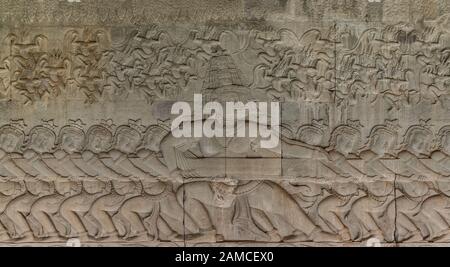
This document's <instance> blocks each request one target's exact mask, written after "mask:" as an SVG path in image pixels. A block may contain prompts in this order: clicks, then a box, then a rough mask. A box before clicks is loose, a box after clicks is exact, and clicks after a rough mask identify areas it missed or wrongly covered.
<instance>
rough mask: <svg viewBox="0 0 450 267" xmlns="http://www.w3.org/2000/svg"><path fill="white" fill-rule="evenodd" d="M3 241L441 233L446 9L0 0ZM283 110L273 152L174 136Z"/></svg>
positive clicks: (336, 241) (419, 236)
mask: <svg viewBox="0 0 450 267" xmlns="http://www.w3.org/2000/svg"><path fill="white" fill-rule="evenodd" d="M0 23H1V25H2V26H1V27H0V41H1V44H2V45H1V46H0V112H1V114H2V116H0V246H33V245H38V246H40V245H49V246H61V245H63V246H64V245H66V242H67V241H68V240H72V241H73V240H78V241H80V242H81V244H83V245H86V246H111V245H121V246H129V245H132V246H185V245H186V246H250V245H252V246H255V245H256V246H322V245H323V246H365V245H373V244H374V242H375V243H376V244H382V245H384V246H404V245H408V244H409V245H414V246H429V245H436V246H439V245H443V244H447V243H449V242H450V213H449V212H448V207H449V206H450V1H448V0H426V1H425V0H421V1H406V0H401V1H400V0H381V1H367V0H315V1H308V0H270V1H269V0H258V1H256V0H226V1H224V0H81V2H72V1H66V0H0ZM194 94H202V95H203V96H204V97H205V99H206V100H211V101H212V100H215V101H219V102H225V101H243V102H246V101H259V102H279V103H280V105H281V128H282V130H281V136H280V139H281V140H280V141H281V142H280V145H279V147H277V148H275V149H264V148H260V147H258V146H255V140H254V139H251V138H242V137H237V138H198V137H195V138H194V137H193V138H175V137H174V136H173V135H172V133H171V131H170V124H171V122H172V120H173V119H174V117H173V115H171V114H170V110H171V106H172V104H173V103H174V102H176V101H186V102H192V101H193V100H194Z"/></svg>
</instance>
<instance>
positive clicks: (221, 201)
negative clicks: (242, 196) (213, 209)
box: [212, 183, 237, 208]
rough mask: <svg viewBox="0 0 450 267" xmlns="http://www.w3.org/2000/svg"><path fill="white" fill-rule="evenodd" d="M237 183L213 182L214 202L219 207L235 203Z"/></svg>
mask: <svg viewBox="0 0 450 267" xmlns="http://www.w3.org/2000/svg"><path fill="white" fill-rule="evenodd" d="M236 187H237V185H233V184H226V183H213V184H212V189H213V192H214V204H215V205H216V206H217V207H223V208H225V207H229V206H231V204H232V203H233V201H234V199H235V198H236V195H235V194H234V190H235V189H236Z"/></svg>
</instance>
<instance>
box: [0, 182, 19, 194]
mask: <svg viewBox="0 0 450 267" xmlns="http://www.w3.org/2000/svg"><path fill="white" fill-rule="evenodd" d="M18 192H20V185H19V184H18V183H15V182H1V183H0V193H2V194H3V195H5V196H14V195H15V194H17V193H18Z"/></svg>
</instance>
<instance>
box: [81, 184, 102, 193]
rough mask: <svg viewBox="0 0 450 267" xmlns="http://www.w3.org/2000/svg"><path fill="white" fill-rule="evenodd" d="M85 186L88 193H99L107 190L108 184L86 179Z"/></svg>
mask: <svg viewBox="0 0 450 267" xmlns="http://www.w3.org/2000/svg"><path fill="white" fill-rule="evenodd" d="M83 187H84V190H85V191H86V192H87V193H88V194H97V193H100V192H102V191H103V190H105V188H106V185H105V184H104V183H103V182H100V181H84V182H83Z"/></svg>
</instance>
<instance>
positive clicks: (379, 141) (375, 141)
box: [370, 132, 394, 156]
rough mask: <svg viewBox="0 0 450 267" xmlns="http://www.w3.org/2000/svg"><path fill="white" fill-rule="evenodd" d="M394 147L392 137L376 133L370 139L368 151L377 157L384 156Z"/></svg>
mask: <svg viewBox="0 0 450 267" xmlns="http://www.w3.org/2000/svg"><path fill="white" fill-rule="evenodd" d="M393 145H394V137H393V136H392V135H390V134H388V133H386V132H378V133H377V134H375V135H374V136H373V138H372V144H371V146H370V149H371V150H372V151H373V152H375V153H376V154H377V155H380V156H384V155H386V153H388V152H389V151H390V150H391V149H392V146H393Z"/></svg>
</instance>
